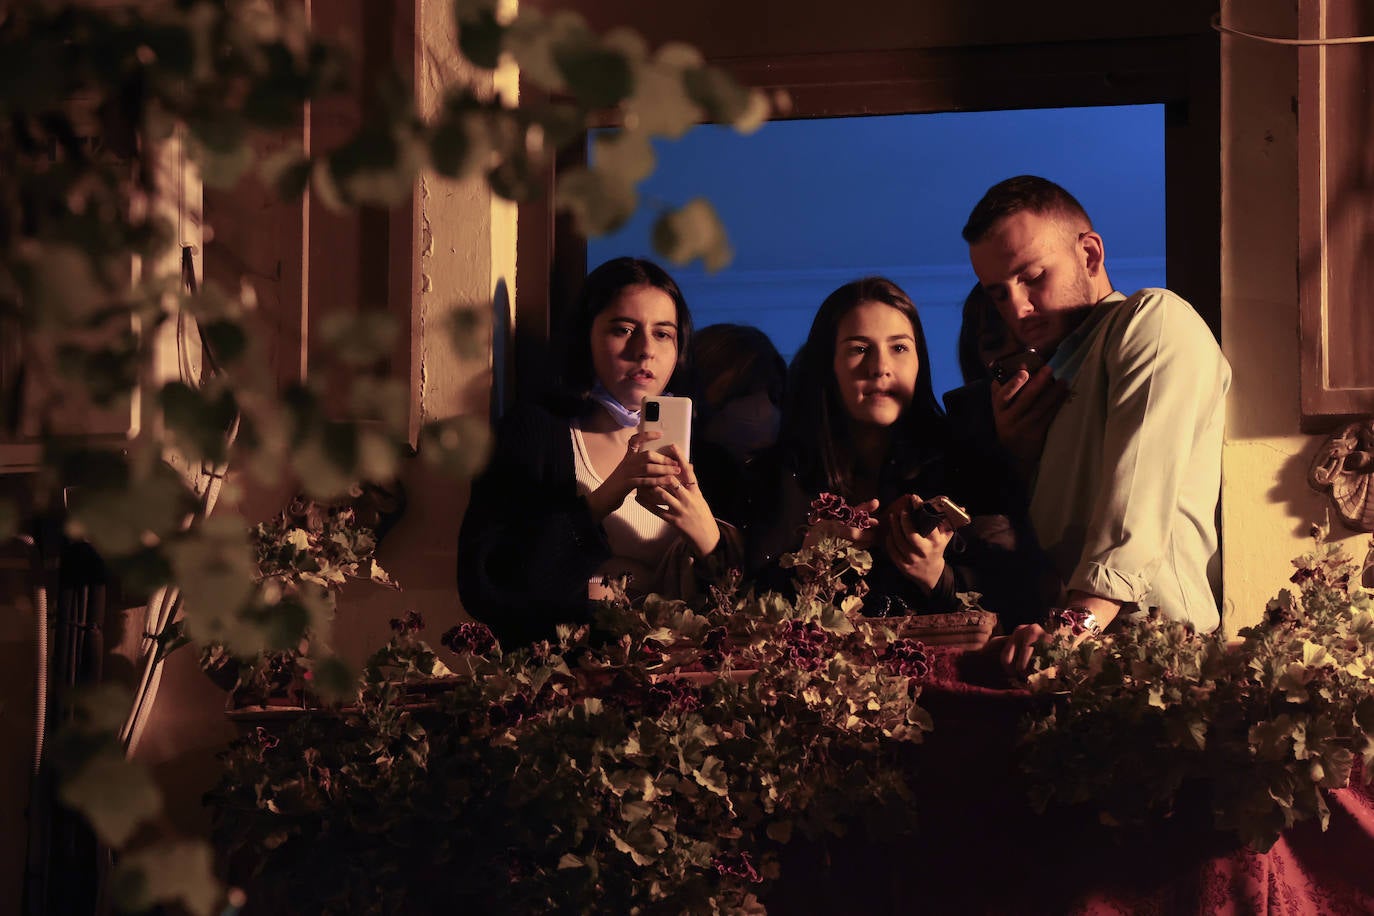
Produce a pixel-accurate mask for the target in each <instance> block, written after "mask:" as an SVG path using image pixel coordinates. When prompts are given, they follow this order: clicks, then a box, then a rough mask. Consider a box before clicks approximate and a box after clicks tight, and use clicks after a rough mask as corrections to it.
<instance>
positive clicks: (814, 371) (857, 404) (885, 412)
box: [746, 277, 995, 616]
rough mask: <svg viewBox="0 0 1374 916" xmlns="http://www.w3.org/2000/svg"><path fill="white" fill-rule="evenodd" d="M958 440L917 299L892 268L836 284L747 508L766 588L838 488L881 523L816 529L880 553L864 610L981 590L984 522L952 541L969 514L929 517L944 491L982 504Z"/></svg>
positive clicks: (753, 557) (884, 611)
mask: <svg viewBox="0 0 1374 916" xmlns="http://www.w3.org/2000/svg"><path fill="white" fill-rule="evenodd" d="M947 446H948V428H947V425H946V421H945V416H944V413H943V411H941V409H940V405H939V402H938V401H937V400H936V397H935V393H934V391H933V389H932V385H931V371H930V361H929V357H928V354H927V349H926V339H925V332H924V330H923V329H922V327H921V319H920V316H919V315H918V314H917V312H916V307H915V305H913V304H912V302H911V299H910V297H908V296H907V294H906V293H905V292H903V291H902V289H901V288H900V287H898V286H897V285H896V284H895V283H893V282H891V281H890V280H886V279H883V278H881V277H868V278H865V279H862V280H857V281H855V282H853V283H847V284H845V285H844V286H842V287H840V288H839V289H837V290H835V291H834V292H833V293H831V294H830V295H829V296H827V297H826V299H825V301H824V302H822V303H821V306H820V309H819V310H818V311H817V313H816V317H815V320H814V321H813V322H812V324H811V331H810V334H809V335H808V336H807V339H806V342H805V343H804V344H803V345H802V347H801V349H800V350H799V351H798V352H797V355H796V356H795V358H794V359H793V361H792V365H791V368H790V371H789V375H788V387H787V398H786V401H785V404H784V408H783V419H782V431H781V435H780V437H779V442H778V448H777V449H776V451H775V454H774V455H773V460H772V461H771V462H770V465H771V466H770V467H769V468H768V470H766V471H764V472H763V474H762V476H761V477H760V479H759V480H758V482H757V485H756V486H755V487H754V488H753V489H754V491H755V492H756V493H758V494H762V495H761V496H759V497H756V499H755V502H754V504H753V505H751V507H750V509H749V511H748V521H747V523H746V526H747V530H748V543H749V557H750V565H751V566H752V567H754V568H755V569H756V570H758V572H759V575H760V577H761V580H762V582H763V584H765V585H767V584H769V580H770V579H773V580H774V582H776V581H777V580H776V577H777V575H778V571H777V570H776V567H775V564H776V559H777V557H778V555H779V554H781V553H785V552H787V551H791V550H795V549H796V548H797V547H798V546H800V545H801V544H802V542H803V534H802V531H803V529H805V530H806V535H805V536H806V537H811V538H815V537H817V536H818V531H817V528H816V527H815V526H812V527H810V528H807V526H806V525H805V522H806V516H807V509H808V507H809V505H810V502H811V500H813V499H815V498H816V497H817V496H818V495H819V494H820V493H825V492H828V493H833V494H835V495H838V496H840V497H843V498H844V500H845V501H846V502H848V503H849V504H850V505H852V506H855V507H856V508H861V509H865V510H867V511H868V512H869V513H870V514H871V515H872V516H873V518H875V519H876V520H877V522H878V524H877V525H876V526H874V527H869V528H857V527H845V526H843V525H840V524H838V523H832V526H831V528H830V530H829V531H826V530H825V529H824V528H822V529H821V530H820V532H819V534H825V533H829V534H837V535H840V536H844V537H848V538H850V539H851V540H853V541H855V542H856V543H858V544H859V545H861V546H863V547H866V548H867V549H868V550H869V552H870V553H871V554H872V556H873V561H874V562H873V570H872V572H871V573H870V574H869V576H868V584H869V589H870V591H869V595H868V596H867V597H866V598H865V599H864V612H865V613H866V614H871V615H879V616H902V615H907V614H925V613H940V612H944V611H949V610H954V609H956V608H957V607H959V601H958V598H957V595H958V593H959V592H961V591H967V590H979V589H977V588H976V586H977V584H978V583H977V581H976V580H977V579H978V578H979V577H978V576H976V575H975V572H976V567H977V565H978V563H979V561H980V559H982V558H984V555H982V554H980V551H979V545H977V544H976V543H974V542H976V540H977V536H976V535H975V534H974V533H973V532H974V530H976V525H975V526H970V527H969V528H965V529H964V530H963V531H962V532H961V533H960V534H959V535H958V540H957V541H955V540H954V538H955V531H954V529H955V527H956V525H957V524H958V521H962V519H959V520H958V521H955V520H954V518H955V517H956V516H954V515H952V516H951V517H950V518H942V519H940V520H938V522H937V521H936V520H935V517H934V516H933V515H932V516H931V517H930V518H929V519H926V518H925V517H924V516H923V512H922V509H923V508H924V507H925V506H926V504H927V503H928V502H934V501H935V498H936V497H939V496H945V497H949V498H951V499H952V500H953V501H954V502H955V503H957V504H959V505H961V506H969V507H970V508H972V509H973V510H974V511H975V512H977V511H978V492H977V488H976V486H973V485H972V484H974V483H975V482H973V481H967V480H964V479H962V477H961V474H960V469H959V466H958V463H957V461H956V462H952V461H951V460H950V456H949V455H948V454H947ZM770 478H771V482H770ZM781 572H783V573H785V572H786V571H785V570H783V571H781ZM989 609H990V610H995V608H989Z"/></svg>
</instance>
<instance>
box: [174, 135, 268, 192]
mask: <svg viewBox="0 0 1374 916" xmlns="http://www.w3.org/2000/svg"><path fill="white" fill-rule="evenodd" d="M191 127H192V134H191V135H190V136H189V137H188V138H187V144H186V146H187V149H188V150H190V152H191V157H192V158H193V159H195V161H196V162H197V163H198V164H199V165H200V176H201V179H202V180H203V181H204V182H205V183H206V184H207V185H209V186H210V187H212V188H232V187H233V186H234V185H236V184H238V182H239V180H240V179H242V178H243V176H244V175H245V174H247V172H248V170H249V169H251V168H252V167H253V163H254V161H255V160H256V158H257V154H256V153H255V152H254V151H253V147H252V145H251V144H250V143H249V142H248V139H247V135H246V134H243V133H240V132H231V131H224V130H222V129H221V126H220V125H218V124H214V125H212V124H211V123H210V122H207V121H200V122H193V123H192V125H191Z"/></svg>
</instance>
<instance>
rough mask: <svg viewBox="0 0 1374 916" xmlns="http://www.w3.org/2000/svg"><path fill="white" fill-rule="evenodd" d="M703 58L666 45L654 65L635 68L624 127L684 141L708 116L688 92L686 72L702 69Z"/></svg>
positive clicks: (691, 50) (684, 48)
mask: <svg viewBox="0 0 1374 916" xmlns="http://www.w3.org/2000/svg"><path fill="white" fill-rule="evenodd" d="M700 65H701V55H700V53H699V52H697V50H696V49H695V48H692V47H689V46H688V45H684V44H667V45H664V46H663V47H662V48H660V49H659V51H658V54H657V55H656V56H655V58H654V60H653V61H652V62H648V63H643V64H640V65H639V66H637V67H636V68H635V91H634V95H633V96H631V97H630V98H628V99H626V100H625V103H624V105H623V108H624V110H625V124H626V126H627V127H631V128H633V129H634V130H638V131H644V132H646V133H649V134H653V135H655V136H662V137H672V138H677V137H681V136H682V135H683V134H685V133H687V131H689V130H691V129H692V128H693V127H694V126H695V125H696V124H697V123H698V122H699V121H701V119H702V117H703V116H704V114H705V112H703V111H702V109H701V107H700V106H699V105H698V104H697V103H696V102H695V101H694V100H693V99H692V97H691V96H690V95H689V94H688V92H687V84H686V81H685V79H684V72H683V71H684V69H686V68H688V67H692V68H695V67H699V66H700Z"/></svg>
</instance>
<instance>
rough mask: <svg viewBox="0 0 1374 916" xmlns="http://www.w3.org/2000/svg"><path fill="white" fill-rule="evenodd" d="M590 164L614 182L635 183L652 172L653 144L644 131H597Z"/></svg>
mask: <svg viewBox="0 0 1374 916" xmlns="http://www.w3.org/2000/svg"><path fill="white" fill-rule="evenodd" d="M592 167H593V169H595V170H596V171H597V172H599V173H601V174H602V175H606V176H609V178H610V179H611V180H612V181H613V182H615V183H621V182H625V183H629V184H632V185H633V184H637V183H639V182H640V181H642V180H643V179H644V178H646V177H647V176H649V175H650V174H652V173H653V170H654V148H653V146H652V145H650V143H649V137H648V135H646V134H643V133H639V132H631V131H625V130H621V131H616V132H615V133H611V134H601V135H600V136H598V137H597V138H596V142H595V144H593V147H592Z"/></svg>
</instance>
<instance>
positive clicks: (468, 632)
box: [439, 622, 496, 655]
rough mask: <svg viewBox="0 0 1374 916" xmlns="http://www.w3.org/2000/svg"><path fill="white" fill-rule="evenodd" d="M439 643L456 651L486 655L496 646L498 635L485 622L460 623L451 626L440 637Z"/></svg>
mask: <svg viewBox="0 0 1374 916" xmlns="http://www.w3.org/2000/svg"><path fill="white" fill-rule="evenodd" d="M439 644H440V645H442V646H447V647H448V648H450V649H452V650H453V651H454V652H471V653H472V654H473V655H486V654H487V653H489V652H490V651H491V650H492V649H494V648H496V636H495V635H494V634H493V633H492V632H491V627H489V626H487V625H486V624H485V623H477V622H473V623H460V624H459V625H458V626H456V627H449V628H448V630H446V631H445V632H444V635H443V636H440V637H439Z"/></svg>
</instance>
